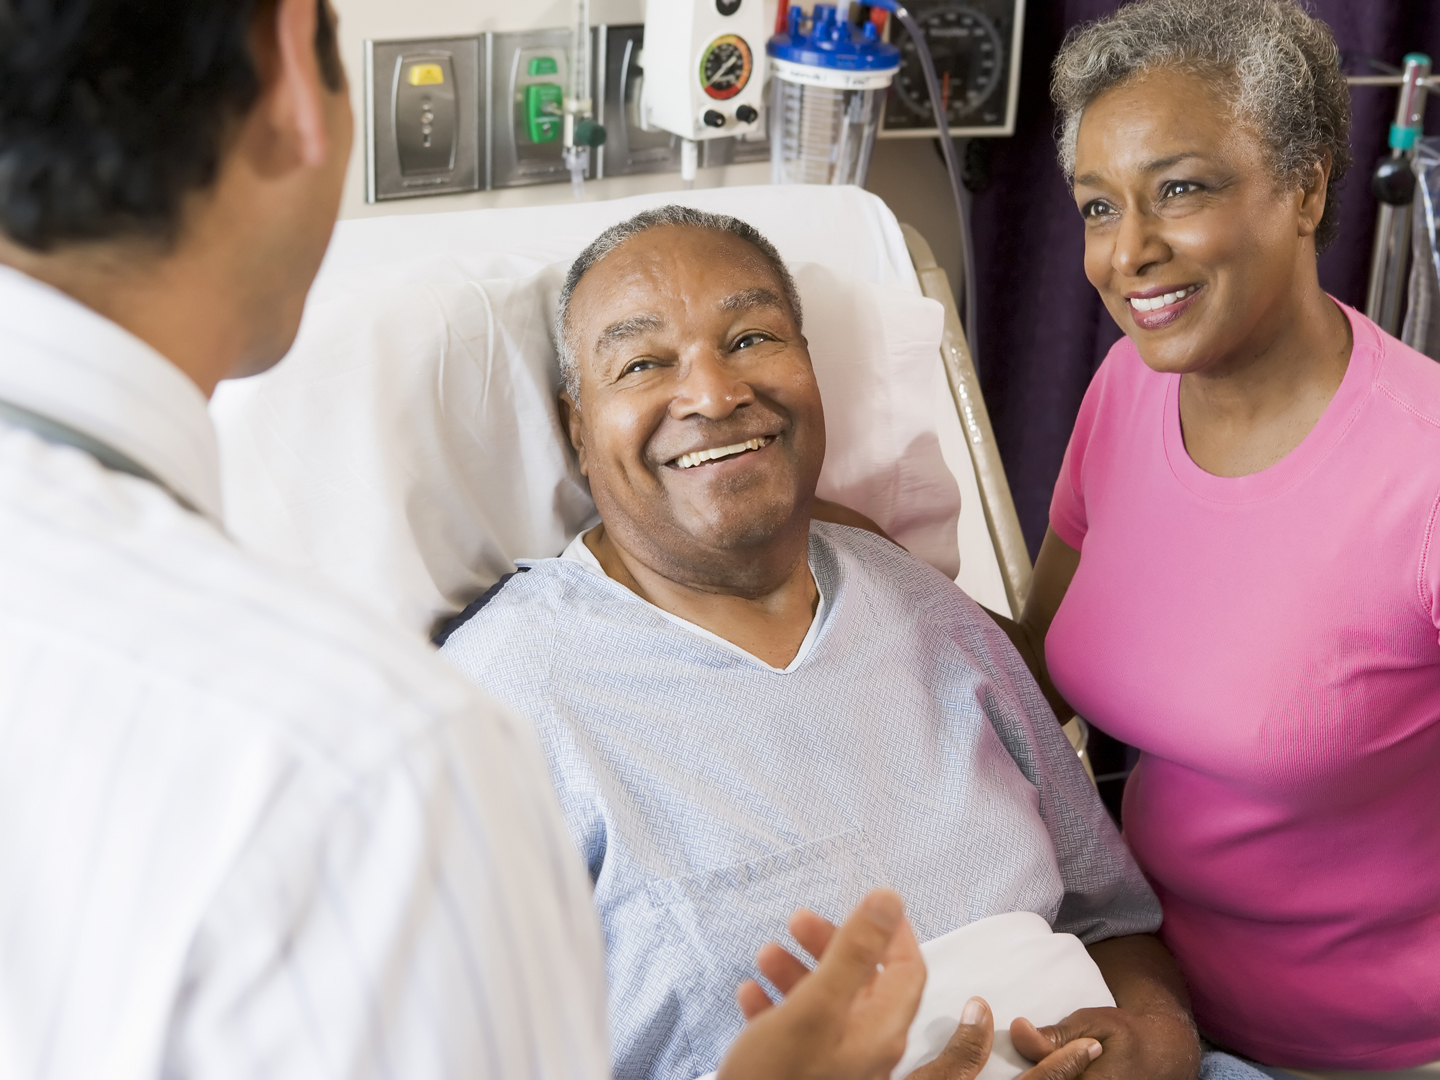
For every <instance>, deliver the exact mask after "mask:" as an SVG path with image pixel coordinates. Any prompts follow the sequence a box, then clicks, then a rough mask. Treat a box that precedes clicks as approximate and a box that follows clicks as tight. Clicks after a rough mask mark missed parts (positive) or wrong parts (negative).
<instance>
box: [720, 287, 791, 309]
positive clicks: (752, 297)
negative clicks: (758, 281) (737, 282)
mask: <svg viewBox="0 0 1440 1080" xmlns="http://www.w3.org/2000/svg"><path fill="white" fill-rule="evenodd" d="M762 307H773V308H779V309H780V310H781V311H786V310H788V309H789V307H790V305H789V304H787V303H786V302H785V301H784V300H782V299H781V298H780V295H779V294H778V293H777V292H775V291H774V290H773V289H742V290H741V291H740V292H736V293H731V294H730V295H729V296H727V297H725V299H724V300H721V301H720V310H721V311H749V310H750V309H751V308H762Z"/></svg>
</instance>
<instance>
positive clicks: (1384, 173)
mask: <svg viewBox="0 0 1440 1080" xmlns="http://www.w3.org/2000/svg"><path fill="white" fill-rule="evenodd" d="M1429 76H1430V58H1429V57H1428V56H1426V55H1424V54H1423V53H1411V54H1410V55H1408V56H1406V57H1405V71H1404V74H1403V75H1402V76H1401V86H1400V101H1399V105H1398V106H1397V108H1396V111H1395V123H1393V124H1391V125H1390V156H1389V157H1388V158H1386V159H1384V160H1382V161H1381V162H1380V165H1379V167H1378V168H1377V169H1376V170H1375V175H1374V177H1373V178H1372V180H1371V187H1372V188H1373V189H1374V191H1375V196H1376V198H1377V199H1379V200H1380V213H1379V215H1378V217H1377V219H1376V222H1375V250H1374V253H1373V255H1372V257H1371V261H1370V289H1369V292H1368V295H1367V297H1366V301H1365V314H1366V315H1368V316H1369V317H1370V318H1371V319H1373V320H1374V321H1375V322H1376V323H1378V324H1379V325H1380V328H1381V329H1382V330H1384V331H1385V332H1386V333H1388V334H1396V333H1399V330H1400V301H1401V298H1402V297H1403V296H1404V294H1405V283H1406V277H1405V271H1406V266H1407V262H1408V257H1409V254H1410V211H1411V206H1412V204H1413V202H1414V198H1415V174H1414V172H1413V170H1412V168H1411V164H1410V162H1411V160H1412V159H1413V158H1414V156H1415V143H1416V142H1417V141H1418V140H1419V138H1420V132H1421V127H1422V123H1423V120H1424V117H1425V88H1426V85H1427V83H1428V82H1429Z"/></svg>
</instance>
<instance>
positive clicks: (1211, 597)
mask: <svg viewBox="0 0 1440 1080" xmlns="http://www.w3.org/2000/svg"><path fill="white" fill-rule="evenodd" d="M1345 313H1346V315H1347V316H1349V318H1350V323H1351V326H1352V328H1353V329H1354V333H1355V350H1354V353H1353V354H1352V356H1351V358H1350V366H1349V369H1348V370H1347V371H1346V373H1345V378H1344V380H1343V381H1342V382H1341V384H1340V389H1339V390H1338V391H1337V392H1336V394H1335V397H1334V399H1333V400H1332V401H1331V402H1330V405H1329V407H1328V408H1327V409H1326V410H1325V413H1324V415H1323V416H1322V417H1321V418H1320V421H1319V423H1317V424H1316V425H1315V428H1314V430H1312V431H1311V432H1310V434H1309V435H1308V436H1306V438H1305V440H1304V441H1303V442H1302V443H1301V444H1300V445H1299V446H1298V447H1296V448H1295V449H1294V450H1293V451H1292V452H1291V453H1290V454H1289V455H1288V456H1287V457H1285V458H1284V459H1283V460H1282V461H1280V462H1279V463H1277V464H1275V465H1273V466H1271V467H1270V468H1268V469H1265V470H1264V471H1263V472H1259V473H1256V474H1254V475H1252V476H1244V477H1238V478H1227V477H1219V476H1212V475H1210V474H1209V473H1206V472H1204V471H1203V470H1201V469H1200V468H1199V467H1198V466H1197V465H1196V464H1195V463H1194V462H1193V461H1191V460H1190V457H1189V455H1188V454H1187V453H1186V450H1185V445H1184V441H1183V437H1182V435H1181V431H1180V409H1179V399H1178V394H1179V386H1180V379H1179V376H1175V375H1159V374H1156V373H1155V372H1153V371H1151V370H1150V369H1149V368H1147V367H1146V366H1145V365H1144V363H1143V362H1142V361H1141V360H1140V356H1139V353H1138V352H1137V351H1136V349H1135V346H1134V345H1133V344H1132V343H1131V342H1130V341H1129V339H1122V340H1121V341H1120V342H1119V343H1118V344H1117V345H1116V346H1115V347H1114V348H1113V349H1112V350H1111V351H1110V354H1109V356H1107V357H1106V358H1105V362H1104V364H1102V365H1101V367H1100V370H1099V371H1098V372H1097V373H1096V375H1095V379H1094V381H1093V382H1092V383H1091V384H1090V389H1089V391H1088V392H1087V393H1086V395H1085V402H1084V404H1083V405H1082V406H1081V409H1080V416H1079V418H1078V419H1077V421H1076V423H1075V432H1074V434H1073V435H1072V436H1071V439H1070V447H1069V449H1068V450H1067V451H1066V455H1065V464H1064V467H1063V469H1062V472H1061V475H1060V480H1059V482H1058V484H1057V485H1056V487H1055V498H1054V501H1053V503H1052V504H1051V508H1050V521H1051V524H1052V525H1053V527H1054V529H1055V531H1056V532H1057V533H1058V534H1059V536H1060V539H1062V540H1064V541H1065V542H1066V543H1067V544H1069V545H1070V546H1071V547H1074V548H1077V549H1079V550H1080V552H1081V559H1080V567H1079V570H1078V571H1077V572H1076V574H1075V580H1074V581H1073V582H1072V584H1071V585H1070V590H1069V592H1068V593H1067V594H1066V596H1065V600H1064V603H1063V604H1061V606H1060V611H1059V613H1058V614H1057V615H1056V617H1055V622H1054V624H1053V625H1052V627H1051V629H1050V634H1049V637H1048V638H1047V639H1046V643H1045V653H1046V657H1047V660H1048V663H1049V667H1050V673H1051V675H1052V677H1053V678H1054V681H1055V685H1056V686H1057V687H1058V688H1059V689H1060V690H1061V692H1062V693H1064V695H1065V697H1066V699H1067V700H1068V701H1069V702H1070V703H1071V704H1072V705H1074V706H1075V708H1076V709H1077V710H1078V711H1079V712H1080V714H1081V715H1082V716H1085V717H1087V718H1088V719H1089V720H1090V721H1091V722H1093V723H1094V724H1096V725H1097V726H1098V727H1100V728H1101V729H1103V730H1105V731H1107V732H1109V733H1110V734H1112V735H1114V736H1116V737H1117V738H1120V739H1123V740H1124V741H1125V742H1127V743H1130V744H1131V745H1133V746H1136V747H1138V748H1139V749H1140V750H1141V757H1140V763H1139V765H1138V766H1137V767H1136V769H1135V772H1134V773H1133V774H1132V775H1131V777H1130V781H1129V783H1128V785H1127V786H1126V790H1125V835H1126V838H1127V840H1128V841H1129V843H1130V846H1131V848H1132V849H1133V850H1134V852H1135V856H1136V858H1137V859H1138V860H1139V861H1140V865H1141V866H1142V867H1143V868H1144V869H1145V872H1146V874H1147V875H1148V876H1149V877H1150V880H1151V882H1152V884H1153V885H1154V886H1155V890H1156V892H1157V893H1158V894H1159V896H1160V901H1161V903H1162V904H1163V905H1164V909H1165V924H1164V927H1163V928H1162V930H1161V935H1162V936H1163V937H1164V939H1165V941H1166V943H1167V944H1168V945H1169V946H1170V948H1171V950H1172V951H1173V952H1174V953H1175V955H1176V957H1177V958H1178V959H1179V961H1180V965H1181V967H1182V968H1183V969H1184V971H1185V975H1186V978H1187V979H1188V981H1189V985H1190V990H1191V993H1192V995H1193V997H1194V1003H1195V1013H1196V1017H1197V1019H1198V1020H1199V1022H1200V1026H1201V1029H1202V1030H1203V1031H1205V1032H1207V1033H1208V1034H1209V1035H1210V1036H1211V1037H1212V1038H1213V1039H1216V1040H1217V1041H1220V1042H1223V1043H1225V1044H1227V1045H1229V1046H1230V1047H1232V1048H1234V1049H1236V1050H1240V1051H1242V1052H1244V1053H1247V1054H1250V1055H1252V1056H1254V1057H1256V1058H1258V1059H1260V1060H1262V1061H1265V1062H1269V1063H1274V1064H1281V1065H1294V1066H1310V1067H1316V1068H1324V1067H1327V1066H1328V1067H1337V1068H1344V1067H1348V1068H1353V1069H1396V1068H1403V1067H1406V1066H1410V1065H1414V1064H1417V1063H1420V1062H1429V1061H1433V1060H1435V1059H1437V1058H1440V632H1437V627H1440V550H1437V549H1440V540H1437V539H1436V538H1435V536H1434V534H1435V532H1436V530H1437V526H1440V522H1437V516H1436V515H1437V509H1440V506H1437V496H1440V364H1436V363H1435V362H1434V361H1433V360H1430V359H1428V358H1426V357H1424V356H1422V355H1421V354H1419V353H1417V352H1415V351H1414V350H1413V349H1409V348H1407V347H1406V346H1404V345H1403V344H1401V343H1400V342H1399V341H1396V340H1395V339H1394V338H1392V337H1390V336H1388V335H1386V334H1384V333H1383V332H1382V331H1381V330H1380V329H1379V328H1378V327H1377V326H1375V324H1374V323H1372V322H1370V320H1368V319H1366V318H1365V317H1364V316H1362V315H1360V314H1359V313H1357V312H1355V311H1353V310H1351V309H1349V308H1346V309H1345Z"/></svg>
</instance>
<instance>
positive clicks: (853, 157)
mask: <svg viewBox="0 0 1440 1080" xmlns="http://www.w3.org/2000/svg"><path fill="white" fill-rule="evenodd" d="M887 84H888V83H887ZM771 94H772V97H771V101H770V175H771V179H772V181H773V182H774V183H777V184H858V185H862V186H863V185H864V183H865V172H866V170H867V169H868V168H869V167H870V152H871V151H872V150H873V149H874V146H875V133H876V132H877V131H878V130H879V127H880V110H881V106H882V105H883V104H884V100H885V89H884V87H881V88H879V89H875V90H842V89H837V88H835V87H830V86H817V85H814V84H813V83H797V82H791V81H789V80H788V79H786V78H784V77H782V76H781V75H780V74H779V73H778V72H772V78H771Z"/></svg>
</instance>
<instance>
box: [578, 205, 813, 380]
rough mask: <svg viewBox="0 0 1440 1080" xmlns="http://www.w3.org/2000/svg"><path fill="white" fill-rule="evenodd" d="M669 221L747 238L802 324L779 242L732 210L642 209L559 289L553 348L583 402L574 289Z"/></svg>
mask: <svg viewBox="0 0 1440 1080" xmlns="http://www.w3.org/2000/svg"><path fill="white" fill-rule="evenodd" d="M665 225H684V226H688V227H690V228H693V229H716V230H718V231H720V232H727V233H730V234H732V235H733V236H738V237H739V238H740V239H741V240H744V241H745V242H746V243H747V244H749V245H750V246H751V247H753V248H754V249H755V250H756V251H758V252H759V253H760V254H761V256H763V257H764V259H765V261H766V262H768V263H769V264H770V266H771V267H772V268H773V269H774V271H775V275H776V276H777V277H778V278H779V279H780V286H781V288H782V289H784V291H785V300H786V301H787V302H788V303H789V305H790V310H791V311H792V312H793V313H794V315H795V328H796V329H797V330H798V329H800V328H801V317H800V292H799V290H797V289H796V288H795V279H794V278H793V277H791V276H790V270H789V268H788V267H787V266H786V265H785V260H784V259H782V258H781V257H780V252H778V251H776V250H775V245H774V244H772V243H770V241H769V240H766V239H765V237H763V236H761V235H760V230H758V229H756V228H755V226H753V225H751V224H750V223H749V222H745V221H741V220H740V219H739V218H736V217H731V216H730V215H728V214H712V213H709V212H708V211H705V210H696V209H694V208H693V207H689V206H680V205H678V204H676V203H671V204H670V205H668V206H660V207H656V208H655V209H654V210H643V211H641V212H640V213H638V214H636V215H635V216H634V217H632V218H630V219H628V220H626V221H622V222H620V224H618V225H612V226H610V228H608V229H606V230H605V231H604V232H603V233H601V234H600V235H599V236H597V237H596V238H595V239H594V240H592V241H591V242H590V245H589V247H587V248H586V249H585V250H584V251H582V252H581V253H580V257H579V258H578V259H576V260H575V262H574V263H573V264H571V266H570V272H569V273H568V274H566V275H565V286H564V288H562V289H561V290H560V304H559V310H558V311H557V312H556V315H555V348H556V350H557V351H558V352H559V353H560V375H561V377H562V378H563V379H564V380H565V390H566V392H567V393H569V395H570V399H571V400H572V401H579V400H580V370H579V357H578V356H577V354H576V351H575V343H574V341H573V340H572V339H571V336H570V327H569V321H570V301H571V300H572V299H573V298H574V296H575V289H576V287H577V286H579V284H580V279H581V278H583V277H584V276H585V275H586V274H588V273H589V272H590V268H591V267H593V266H594V265H595V264H596V263H598V262H599V261H600V260H601V259H603V258H605V256H606V255H609V254H610V253H611V252H612V251H614V250H615V249H616V248H618V247H619V246H620V245H621V244H623V243H625V241H626V240H629V239H631V238H632V237H635V236H639V235H640V234H641V233H643V232H649V231H650V230H651V229H658V228H661V227H662V226H665Z"/></svg>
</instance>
